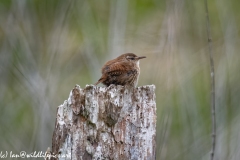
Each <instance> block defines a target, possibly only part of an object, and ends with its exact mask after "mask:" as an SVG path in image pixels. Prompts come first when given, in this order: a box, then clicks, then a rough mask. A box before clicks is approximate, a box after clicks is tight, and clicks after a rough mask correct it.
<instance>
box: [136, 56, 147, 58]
mask: <svg viewBox="0 0 240 160" xmlns="http://www.w3.org/2000/svg"><path fill="white" fill-rule="evenodd" d="M143 58H147V57H145V56H142V57H138V58H137V59H143Z"/></svg>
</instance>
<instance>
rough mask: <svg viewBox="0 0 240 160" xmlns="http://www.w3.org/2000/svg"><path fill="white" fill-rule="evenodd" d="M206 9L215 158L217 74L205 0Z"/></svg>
mask: <svg viewBox="0 0 240 160" xmlns="http://www.w3.org/2000/svg"><path fill="white" fill-rule="evenodd" d="M205 9H206V20H207V22H206V25H207V26H206V27H207V37H208V51H209V59H210V72H211V108H212V151H211V160H213V159H214V153H215V146H216V116H215V75H214V60H213V55H212V36H211V27H210V21H209V12H208V3H207V0H205Z"/></svg>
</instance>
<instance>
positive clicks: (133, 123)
mask: <svg viewBox="0 0 240 160" xmlns="http://www.w3.org/2000/svg"><path fill="white" fill-rule="evenodd" d="M154 91H155V86H154V85H148V86H143V87H138V88H135V89H133V88H127V87H124V86H115V85H111V86H109V87H107V88H104V87H97V86H92V85H87V86H86V88H85V89H81V88H80V86H78V85H76V86H75V88H74V89H73V90H72V91H71V92H70V95H69V98H68V100H67V101H65V102H64V103H63V104H62V105H60V106H59V107H58V109H57V118H56V123H55V130H54V133H53V138H52V154H55V155H58V158H59V159H74V160H75V159H76V160H78V159H82V160H88V159H96V160H97V159H114V160H117V159H121V160H124V159H134V160H139V159H147V160H152V159H155V155H156V153H155V150H156V141H155V137H156V103H155V92H154ZM61 156H63V157H61Z"/></svg>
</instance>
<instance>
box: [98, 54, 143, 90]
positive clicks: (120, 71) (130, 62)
mask: <svg viewBox="0 0 240 160" xmlns="http://www.w3.org/2000/svg"><path fill="white" fill-rule="evenodd" d="M143 58H146V57H145V56H142V57H138V56H136V55H135V54H133V53H125V54H122V55H121V56H119V57H117V58H115V59H113V60H110V61H108V62H107V63H106V64H105V65H104V66H103V67H102V76H101V78H100V79H99V80H98V82H97V83H95V85H98V84H99V83H102V84H104V85H106V86H109V85H111V84H115V85H122V86H125V85H128V86H132V87H136V86H137V83H138V77H139V74H140V67H139V60H140V59H143Z"/></svg>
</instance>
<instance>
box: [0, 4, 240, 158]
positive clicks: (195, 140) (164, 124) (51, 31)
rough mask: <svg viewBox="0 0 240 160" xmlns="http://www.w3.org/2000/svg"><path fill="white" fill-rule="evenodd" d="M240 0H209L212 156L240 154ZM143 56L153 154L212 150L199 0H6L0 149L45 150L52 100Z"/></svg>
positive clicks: (205, 154) (1, 16)
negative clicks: (110, 64) (112, 65)
mask: <svg viewBox="0 0 240 160" xmlns="http://www.w3.org/2000/svg"><path fill="white" fill-rule="evenodd" d="M239 5H240V2H239V1H238V0H230V1H224V0H218V1H209V14H210V21H211V29H212V34H213V53H214V60H215V71H216V73H215V76H216V116H217V144H216V159H218V160H226V159H228V160H230V159H231V160H238V159H239V157H240V152H239V150H240V146H239V144H240V134H239V133H240V132H239V130H240V125H239V120H240V119H239V112H240V111H239V107H240V98H239V97H240V84H239V82H240V63H239V62H240V54H239V50H240V45H239V44H240V39H239V36H240V35H239V28H240V10H239ZM125 52H133V53H136V54H137V55H141V56H147V59H144V60H142V62H141V75H140V80H139V86H140V85H147V84H155V85H156V100H157V116H158V119H157V159H169V160H193V159H194V160H195V159H208V158H209V153H210V150H211V108H210V90H211V89H210V88H211V87H210V69H209V56H208V50H207V37H206V18H205V9H204V2H203V1H192V0H167V1H165V0H138V1H133V0H132V1H128V0H118V1H116V0H111V1H106V0H103V1H96V0H68V1H67V0H15V1H13V0H12V1H11V0H1V1H0V90H1V91H0V110H1V112H0V126H1V129H0V142H1V143H0V151H13V152H15V153H19V152H20V151H22V150H24V151H26V152H28V153H30V152H33V151H45V150H46V149H47V147H49V146H51V138H52V133H53V129H54V122H55V116H56V108H57V106H58V105H60V104H61V103H63V101H64V100H65V99H67V97H68V94H69V91H70V90H71V89H72V88H73V87H74V85H75V84H79V85H81V87H85V85H86V84H92V83H94V82H96V81H97V79H98V78H99V77H100V68H101V66H102V65H103V64H104V63H105V62H106V61H107V60H109V59H112V58H114V57H116V56H118V55H120V54H122V53H125Z"/></svg>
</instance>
